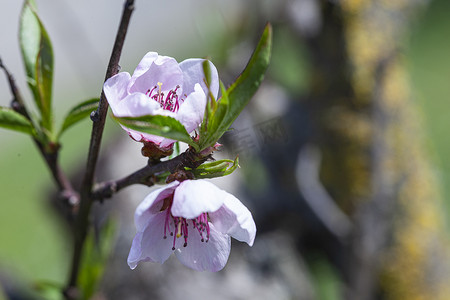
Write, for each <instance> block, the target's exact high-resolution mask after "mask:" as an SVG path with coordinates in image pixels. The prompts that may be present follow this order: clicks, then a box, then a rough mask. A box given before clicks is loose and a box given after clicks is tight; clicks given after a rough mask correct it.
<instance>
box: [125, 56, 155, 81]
mask: <svg viewBox="0 0 450 300" xmlns="http://www.w3.org/2000/svg"><path fill="white" fill-rule="evenodd" d="M157 58H158V53H156V52H148V53H147V54H145V55H144V57H143V58H142V59H141V61H140V62H139V64H138V65H137V67H136V69H135V70H134V73H133V76H132V77H131V78H132V81H133V83H134V81H135V80H136V78H138V77H139V76H141V75H142V74H144V73H145V72H147V70H148V69H149V68H150V66H151V65H152V64H153V62H154V61H155V60H156V59H157Z"/></svg>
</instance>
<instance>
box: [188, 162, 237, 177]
mask: <svg viewBox="0 0 450 300" xmlns="http://www.w3.org/2000/svg"><path fill="white" fill-rule="evenodd" d="M238 167H239V157H236V159H235V160H234V161H233V160H231V159H222V160H217V161H213V162H209V163H204V164H202V165H201V166H199V167H198V168H196V169H194V170H191V172H192V173H193V174H194V176H195V178H197V179H200V178H216V177H222V176H226V175H230V174H231V173H233V172H234V170H236V168H238Z"/></svg>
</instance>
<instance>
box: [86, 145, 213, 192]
mask: <svg viewBox="0 0 450 300" xmlns="http://www.w3.org/2000/svg"><path fill="white" fill-rule="evenodd" d="M207 159H209V155H208V156H202V155H201V154H196V153H195V152H194V151H193V150H192V149H191V148H189V149H188V150H187V151H186V152H183V153H181V154H180V155H178V156H177V157H175V158H172V159H171V160H167V161H163V162H159V163H158V164H155V165H148V166H145V167H144V168H142V169H139V170H137V171H136V172H133V173H131V174H130V175H128V176H126V177H124V178H121V179H119V180H116V181H107V182H102V183H100V184H98V185H97V186H96V187H95V188H94V191H93V193H92V197H93V199H95V200H100V201H102V200H103V199H106V198H110V197H111V196H112V195H113V194H115V193H117V192H118V191H120V190H121V189H123V188H126V187H128V186H130V185H133V184H144V185H147V186H152V185H153V184H154V180H153V178H152V176H153V175H156V174H158V173H164V172H167V171H169V172H171V173H173V172H174V171H175V170H177V169H180V168H183V167H189V168H191V169H195V168H197V167H198V166H199V165H201V164H202V163H204V162H205V161H206V160H207Z"/></svg>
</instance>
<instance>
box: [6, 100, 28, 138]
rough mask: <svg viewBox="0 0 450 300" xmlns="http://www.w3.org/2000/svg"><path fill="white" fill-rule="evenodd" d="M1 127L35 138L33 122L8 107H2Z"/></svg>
mask: <svg viewBox="0 0 450 300" xmlns="http://www.w3.org/2000/svg"><path fill="white" fill-rule="evenodd" d="M0 127H4V128H8V129H12V130H16V131H20V132H24V133H27V134H30V135H33V136H35V134H36V132H35V130H34V127H33V125H32V124H31V122H30V121H29V120H28V119H27V118H25V117H24V116H22V115H21V114H19V113H18V112H16V111H14V110H12V109H11V108H7V107H0Z"/></svg>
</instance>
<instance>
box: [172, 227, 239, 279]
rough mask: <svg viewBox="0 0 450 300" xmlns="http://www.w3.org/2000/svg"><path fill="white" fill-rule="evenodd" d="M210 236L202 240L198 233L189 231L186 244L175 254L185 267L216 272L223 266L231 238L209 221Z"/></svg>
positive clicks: (226, 259) (228, 252)
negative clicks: (207, 239)
mask: <svg viewBox="0 0 450 300" xmlns="http://www.w3.org/2000/svg"><path fill="white" fill-rule="evenodd" d="M209 228H210V230H211V231H210V232H211V235H210V238H209V241H208V242H202V241H201V239H200V236H199V235H196V234H195V232H194V234H192V233H190V235H189V238H188V242H187V246H186V247H180V248H178V249H177V250H176V251H175V255H176V256H177V258H178V259H179V260H180V262H181V263H182V264H183V265H185V266H186V267H189V268H192V269H194V270H197V271H211V272H217V271H220V270H222V269H223V267H225V265H226V263H227V261H228V257H229V255H230V249H231V239H230V237H229V236H228V235H225V234H222V233H220V232H218V231H217V230H216V229H215V228H214V225H213V224H211V223H209Z"/></svg>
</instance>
